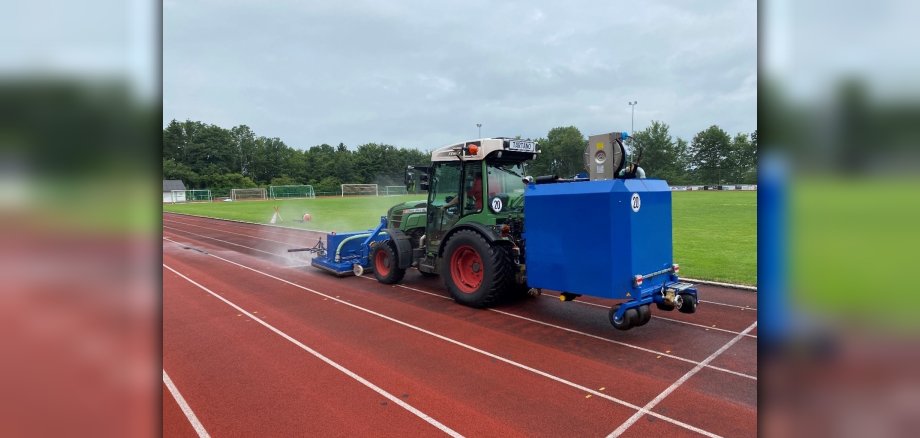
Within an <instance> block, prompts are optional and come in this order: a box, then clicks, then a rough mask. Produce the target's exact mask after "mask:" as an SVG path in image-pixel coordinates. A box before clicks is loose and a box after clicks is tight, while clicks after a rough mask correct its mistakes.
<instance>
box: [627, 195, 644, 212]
mask: <svg viewBox="0 0 920 438" xmlns="http://www.w3.org/2000/svg"><path fill="white" fill-rule="evenodd" d="M629 206H630V207H632V211H633V212H634V213H638V212H639V208H640V207H642V198H640V197H639V194H638V193H633V194H632V199H630V200H629Z"/></svg>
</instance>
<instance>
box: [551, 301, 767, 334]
mask: <svg viewBox="0 0 920 438" xmlns="http://www.w3.org/2000/svg"><path fill="white" fill-rule="evenodd" d="M540 296H541V297H547V298H556V297H554V296H551V295H540ZM556 299H558V298H556ZM700 301H702V300H700ZM573 302H575V303H579V304H586V305H588V306H594V307H601V308H604V309H610V307H607V306H605V305H603V304H597V303H591V302H588V301H578V300H575V301H573ZM652 318H655V319H663V320H665V321H671V322H676V323H680V324H687V325H694V326H697V327H702V328H704V329H709V330H717V331H721V332H726V333H731V334H733V335H737V334H738V333H740V332H736V331H734V330H728V329H723V328H718V327H709V326H705V325H703V324H697V323H693V322H687V321H681V320H678V319H671V318H665V317H663V316H656V315H652ZM745 336H747V337H749V338H754V339H757V335H751V334H748V335H745Z"/></svg>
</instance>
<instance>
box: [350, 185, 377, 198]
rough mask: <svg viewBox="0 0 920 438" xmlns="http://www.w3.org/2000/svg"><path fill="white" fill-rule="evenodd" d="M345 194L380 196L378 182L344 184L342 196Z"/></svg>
mask: <svg viewBox="0 0 920 438" xmlns="http://www.w3.org/2000/svg"><path fill="white" fill-rule="evenodd" d="M345 196H380V192H378V191H377V184H342V197H343V198H344V197H345Z"/></svg>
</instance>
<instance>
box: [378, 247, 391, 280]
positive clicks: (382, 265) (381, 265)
mask: <svg viewBox="0 0 920 438" xmlns="http://www.w3.org/2000/svg"><path fill="white" fill-rule="evenodd" d="M374 269H376V270H377V273H378V274H380V275H381V276H383V277H386V276H387V275H389V274H390V258H389V257H387V252H386V251H384V250H382V249H381V250H379V251H377V254H376V255H374Z"/></svg>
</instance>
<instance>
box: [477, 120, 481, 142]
mask: <svg viewBox="0 0 920 438" xmlns="http://www.w3.org/2000/svg"><path fill="white" fill-rule="evenodd" d="M476 127H477V128H479V137H476V138H482V123H477V124H476Z"/></svg>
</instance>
